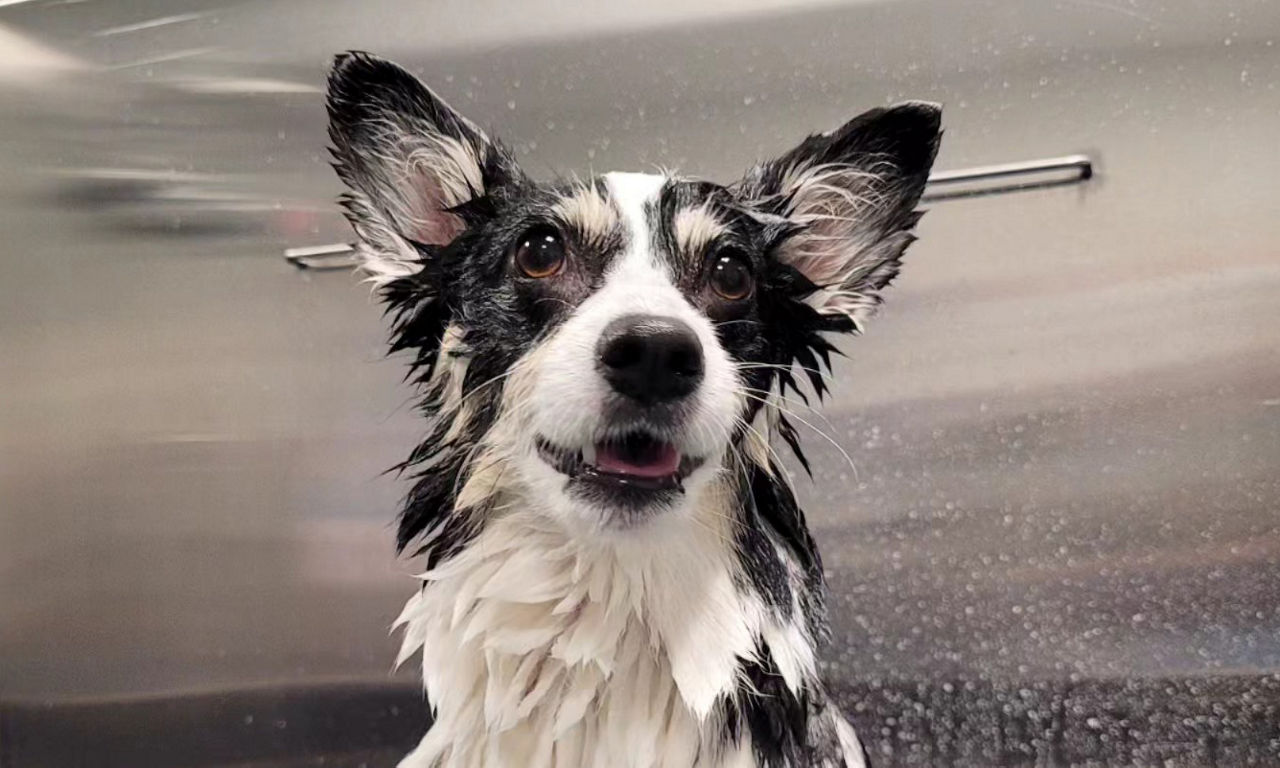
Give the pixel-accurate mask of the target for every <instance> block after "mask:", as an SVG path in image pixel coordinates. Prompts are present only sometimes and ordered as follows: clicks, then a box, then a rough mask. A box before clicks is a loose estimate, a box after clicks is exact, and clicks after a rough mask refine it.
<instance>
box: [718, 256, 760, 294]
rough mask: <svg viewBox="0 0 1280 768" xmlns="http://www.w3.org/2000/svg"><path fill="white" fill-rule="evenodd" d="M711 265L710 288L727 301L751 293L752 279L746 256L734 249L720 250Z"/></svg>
mask: <svg viewBox="0 0 1280 768" xmlns="http://www.w3.org/2000/svg"><path fill="white" fill-rule="evenodd" d="M715 259H716V260H715V263H714V264H712V265H711V290H713V291H715V292H716V293H717V294H719V295H720V296H721V297H722V298H725V299H728V300H729V301H738V300H740V299H745V298H747V297H748V296H750V295H751V288H752V286H753V280H752V278H751V267H750V266H748V265H747V260H746V257H744V256H743V255H742V254H740V253H738V252H737V251H734V250H724V251H721V252H720V254H719V255H718V256H716V257H715Z"/></svg>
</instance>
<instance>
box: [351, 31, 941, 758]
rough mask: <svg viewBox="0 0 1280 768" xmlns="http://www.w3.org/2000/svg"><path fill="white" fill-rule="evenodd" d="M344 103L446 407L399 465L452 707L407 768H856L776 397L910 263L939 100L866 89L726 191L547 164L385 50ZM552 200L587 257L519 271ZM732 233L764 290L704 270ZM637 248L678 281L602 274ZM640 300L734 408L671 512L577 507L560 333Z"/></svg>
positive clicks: (406, 535) (406, 619)
mask: <svg viewBox="0 0 1280 768" xmlns="http://www.w3.org/2000/svg"><path fill="white" fill-rule="evenodd" d="M329 116H330V136H331V138H332V141H333V147H334V149H333V151H334V156H335V159H336V162H335V167H336V168H337V171H338V173H339V175H340V177H341V178H342V179H343V180H344V182H346V184H347V185H348V187H349V188H350V192H349V193H348V195H347V196H346V197H344V199H343V205H344V206H345V208H346V210H347V213H348V218H349V219H350V220H351V222H352V224H353V227H354V228H355V231H356V233H357V235H358V237H359V241H358V244H357V246H358V248H359V250H360V253H361V256H362V259H363V263H364V268H365V271H366V272H367V273H368V275H369V276H370V279H371V280H372V281H373V282H374V283H375V284H376V285H377V286H378V290H379V291H380V292H381V294H382V296H383V298H384V300H385V302H386V306H387V311H388V314H389V317H390V320H391V329H392V343H391V348H392V351H395V352H406V353H408V354H409V355H410V356H411V359H410V378H411V380H412V382H413V384H414V385H415V386H416V387H417V388H418V389H419V391H420V392H421V401H420V403H421V410H422V412H423V415H424V416H425V417H426V418H427V423H428V424H429V432H428V434H427V435H426V437H425V438H424V439H423V440H422V442H421V443H420V444H419V445H418V447H417V448H415V449H414V451H413V452H412V453H411V455H410V456H409V457H408V458H407V459H406V460H405V461H404V462H403V463H402V464H401V465H400V467H399V468H400V469H401V470H402V471H403V472H404V473H405V474H406V475H408V476H409V477H410V478H411V479H412V487H411V490H410V491H409V493H408V495H407V497H406V500H405V504H404V507H403V510H402V512H401V515H400V520H399V529H398V535H397V545H398V548H399V549H401V550H404V549H409V550H411V551H412V552H413V553H414V554H416V555H419V556H421V558H422V561H423V563H424V564H425V572H424V573H423V575H422V576H421V579H422V582H423V584H422V589H421V590H419V591H418V592H417V593H416V594H415V595H414V597H413V598H412V599H411V600H410V601H409V603H408V605H407V606H406V607H405V610H404V613H403V615H402V616H401V619H400V624H401V626H403V627H404V633H405V634H404V646H403V651H402V654H401V660H402V661H403V660H404V659H406V658H408V657H410V656H412V655H413V654H415V653H421V654H422V659H423V674H424V684H425V686H426V690H427V694H428V696H429V698H430V700H431V704H432V707H433V710H434V711H435V713H436V720H435V723H434V724H433V726H432V727H431V729H430V730H429V732H428V734H427V736H426V737H425V738H424V740H423V742H422V744H421V745H420V746H419V747H418V749H417V750H415V752H414V753H412V754H411V755H410V756H409V757H407V758H406V759H405V762H404V763H403V765H405V766H414V767H416V766H437V765H438V766H455V765H504V764H510V765H547V766H551V765H574V766H577V765H584V766H586V765H593V766H594V765H634V766H637V768H640V767H641V766H650V765H653V766H657V765H673V766H692V765H698V766H761V767H767V768H780V767H781V766H795V767H799V766H842V765H850V766H853V765H861V764H862V760H863V756H862V754H861V748H860V746H858V743H857V739H856V738H855V737H854V736H853V732H852V730H851V729H850V728H849V726H848V725H847V723H846V722H845V721H844V719H843V718H842V716H841V715H840V714H839V712H838V711H837V710H836V709H835V708H834V707H833V706H831V705H830V703H829V702H828V700H827V697H826V694H825V692H824V689H823V686H822V684H821V682H820V680H819V679H818V676H817V671H816V660H815V659H816V648H817V646H818V644H819V643H820V642H821V641H822V640H823V639H824V638H825V637H826V633H827V629H826V627H827V625H826V616H825V608H824V586H823V574H822V562H821V558H820V556H819V554H818V551H817V548H816V546H815V544H814V541H813V539H812V537H811V535H810V534H809V531H808V529H807V527H806V525H805V519H804V514H803V513H802V511H801V510H800V509H799V507H798V506H797V503H796V499H795V496H794V494H793V492H792V490H791V487H790V485H789V482H788V480H787V475H786V472H785V470H784V469H783V468H782V467H781V466H780V465H779V463H778V458H777V453H776V451H775V449H774V446H773V444H774V443H775V442H778V443H780V444H785V445H787V446H789V447H790V449H791V450H792V451H793V452H794V454H795V455H796V456H797V457H798V458H799V460H800V461H801V462H802V463H804V464H805V465H806V467H807V463H806V462H805V460H804V455H803V453H802V450H801V446H800V443H799V437H798V433H797V431H796V428H795V426H794V425H793V424H792V423H791V421H790V420H789V418H788V416H787V414H786V413H785V412H784V410H783V409H782V408H781V407H780V403H781V401H780V398H781V397H782V396H783V395H785V394H786V393H787V392H788V391H791V392H793V393H796V394H798V395H799V396H801V397H806V393H805V392H804V391H802V390H803V389H805V388H806V386H807V389H808V390H809V391H810V392H812V393H814V394H816V395H817V396H818V397H819V398H821V396H822V395H823V394H824V392H825V384H826V382H825V381H824V379H823V375H822V372H823V370H825V369H826V368H827V366H828V364H829V356H830V354H831V353H832V352H834V351H835V348H834V347H833V346H832V344H831V342H830V341H829V340H828V339H827V337H826V334H829V333H838V332H860V331H861V330H862V328H863V324H864V322H865V321H866V319H867V317H868V316H869V315H870V313H871V311H872V310H874V308H875V307H876V305H878V303H879V302H880V290H881V289H882V288H883V287H884V286H885V285H887V284H888V282H889V281H890V280H891V279H892V278H893V277H894V276H895V275H896V273H897V270H898V266H899V259H900V257H901V255H902V253H903V251H904V250H905V248H906V247H907V245H908V244H909V243H910V241H911V239H912V235H911V234H910V231H911V230H912V228H913V227H914V226H915V224H916V222H917V220H918V218H919V213H918V212H916V211H915V205H916V203H917V201H918V199H919V196H920V193H921V192H922V190H923V187H924V183H925V180H926V179H927V175H928V171H929V167H930V165H931V164H932V160H933V156H934V154H935V153H936V151H937V145H938V139H939V136H940V131H939V127H938V110H937V108H936V107H934V106H932V105H925V104H915V103H912V104H904V105H898V106H896V107H892V108H887V109H880V110H873V111H871V112H868V113H866V114H864V115H862V116H859V117H858V118H855V119H854V120H853V121H851V122H850V123H848V124H846V125H845V126H843V127H842V128H840V129H838V130H837V131H834V132H832V133H830V134H823V135H820V136H812V137H810V138H809V139H807V140H806V141H805V142H804V143H802V144H801V145H800V146H798V147H797V148H796V149H794V150H792V152H790V153H788V154H786V155H784V156H783V157H781V158H779V159H778V160H775V161H772V162H770V163H764V164H761V165H759V166H757V167H755V168H753V169H752V170H751V171H749V172H748V173H747V174H746V176H745V177H744V178H743V179H742V180H741V181H740V182H738V183H737V184H734V185H730V186H720V185H716V184H712V183H709V182H704V181H698V180H689V179H683V178H679V177H668V178H662V179H658V178H656V177H647V178H642V177H631V176H626V175H610V176H607V177H602V178H601V179H597V180H591V181H588V182H559V183H553V184H538V183H534V182H533V181H531V180H529V179H528V178H527V177H525V176H524V175H523V173H522V172H521V171H520V170H519V168H518V166H517V164H516V163H515V161H514V159H513V158H512V156H511V154H510V153H509V152H508V151H507V150H505V149H504V148H503V147H502V146H501V145H500V144H498V143H497V142H495V141H493V140H491V139H490V138H489V137H488V136H486V135H485V134H484V132H483V131H482V130H481V129H479V128H478V127H476V126H475V125H474V124H472V123H470V122H468V121H466V120H465V118H462V117H461V116H459V115H457V113H455V112H453V111H452V110H451V109H450V108H449V107H448V106H447V105H446V104H445V103H444V102H443V101H441V100H440V99H439V98H438V97H436V96H435V95H434V94H432V93H431V92H430V91H429V90H427V89H426V88H425V87H424V86H422V85H421V84H420V83H418V82H417V81H416V79H414V78H413V77H412V76H410V75H408V74H407V73H405V72H404V71H403V70H400V69H399V68H398V67H395V66H394V65H392V64H389V63H387V62H384V61H381V60H378V59H376V58H374V57H371V56H368V55H366V54H344V55H342V56H339V57H338V59H337V60H336V62H335V65H334V70H333V73H332V75H331V78H330V84H329ZM637 185H640V186H637ZM644 185H649V186H648V187H644ZM642 187H643V188H644V189H645V190H647V191H645V192H644V193H643V195H641V193H639V192H635V190H637V189H641V188H642ZM636 195H641V196H640V197H636ZM632 197H635V199H631V198H632ZM641 197H643V199H641ZM543 221H553V222H556V224H557V226H558V227H559V228H560V230H561V231H562V232H563V236H564V238H565V240H566V242H567V244H568V246H569V248H570V249H571V251H572V252H573V253H574V254H575V257H577V259H578V260H577V262H575V264H574V268H573V271H572V272H567V273H566V274H565V275H564V276H563V277H562V278H558V279H557V281H544V282H543V283H542V284H535V283H530V282H528V281H522V280H519V279H513V278H511V277H510V271H509V266H508V261H509V260H508V258H507V251H508V248H509V245H510V243H511V242H512V241H513V240H514V239H515V238H517V237H518V236H519V235H520V233H521V232H523V231H524V230H525V229H526V228H527V227H528V226H529V225H530V223H536V222H543ZM640 231H643V232H645V233H647V236H648V239H647V241H646V242H643V243H637V242H635V240H636V237H637V236H638V235H637V234H636V233H637V232H640ZM712 248H732V249H734V252H735V253H739V254H743V255H744V256H743V257H744V258H748V259H750V263H751V266H752V269H753V272H754V275H755V279H756V290H755V294H754V296H753V297H752V298H751V301H750V305H749V307H743V306H740V305H738V304H735V305H728V304H726V303H725V302H723V301H719V300H718V299H716V298H715V297H714V296H711V295H709V294H708V293H707V291H706V290H705V289H704V288H703V286H704V283H705V280H706V276H705V266H704V265H705V263H706V258H707V256H706V252H707V249H712ZM637 259H641V261H636V260H637ZM643 259H653V260H654V263H652V264H649V263H647V262H645V263H642V261H643ZM628 260H630V261H628ZM628 263H632V267H630V268H634V269H642V270H648V271H646V272H645V274H649V273H650V272H651V273H652V274H653V275H658V276H660V277H661V276H665V277H664V278H663V279H665V280H666V282H663V283H662V285H661V286H659V287H660V288H661V290H660V291H656V290H655V292H654V293H653V294H652V295H649V294H647V293H646V291H644V290H640V291H638V293H639V294H641V295H640V296H634V297H633V296H629V295H626V294H625V292H620V291H619V290H618V288H617V287H611V286H615V283H616V281H617V280H619V279H621V278H617V277H616V275H617V274H619V270H624V269H627V268H628V267H627V264H628ZM636 274H640V273H639V272H637V273H636ZM611 291H612V293H611ZM659 293H661V295H659ZM615 296H616V298H613V297H615ZM664 296H665V297H666V298H663V297H664ZM605 299H607V301H606V300H605ZM628 301H635V302H641V304H642V305H643V306H645V307H648V308H650V309H651V308H652V306H659V305H661V306H664V307H667V308H668V309H669V310H670V311H672V312H683V313H685V315H687V317H688V319H689V322H690V323H693V324H694V325H696V326H697V327H698V329H699V333H701V334H703V338H704V347H705V346H706V345H707V344H708V343H709V344H712V345H715V347H716V348H715V349H714V350H711V353H712V358H714V360H713V361H712V362H714V361H715V360H720V361H721V362H722V363H723V365H722V366H721V368H722V369H723V370H722V371H721V372H720V373H719V374H717V376H715V377H712V378H715V379H716V381H719V382H721V383H722V384H723V383H726V382H729V383H732V385H733V386H732V391H731V392H724V393H720V394H715V393H714V392H713V393H712V394H709V395H706V397H704V398H703V399H704V400H715V404H717V405H718V407H720V409H721V410H723V409H724V407H725V406H726V404H731V405H732V407H733V409H734V411H733V413H732V414H730V418H728V419H726V418H723V415H719V416H717V413H718V412H717V411H715V409H714V408H712V407H711V406H710V405H707V403H702V404H701V405H699V406H698V409H697V410H696V412H695V413H693V415H691V416H688V419H690V420H693V421H695V422H697V423H700V424H703V425H704V426H705V429H704V430H703V431H705V432H707V434H708V435H709V436H706V435H703V436H700V437H699V439H701V440H703V442H705V443H707V444H715V445H718V446H719V448H718V449H717V450H715V451H712V453H710V454H709V455H710V456H711V457H712V458H713V459H714V465H713V466H710V467H708V468H707V471H706V472H701V474H697V473H695V476H692V477H691V478H690V485H689V488H687V489H686V490H685V492H684V494H683V495H679V496H675V497H673V498H672V499H671V501H670V502H669V503H668V502H663V504H664V505H665V506H664V510H665V511H664V510H658V511H656V512H655V511H654V510H652V509H648V508H637V509H630V508H629V507H627V506H626V503H625V500H620V499H591V498H584V497H572V496H565V497H563V499H562V498H561V496H559V495H558V494H557V492H548V491H545V490H544V489H543V488H542V486H539V485H538V482H540V481H536V480H531V479H530V478H531V477H541V475H531V474H530V473H531V472H535V471H542V470H534V469H531V468H530V467H531V466H532V465H531V464H530V460H529V457H528V456H527V455H526V453H527V451H524V450H523V449H522V446H525V445H527V443H528V439H529V436H530V435H529V433H530V431H531V430H532V429H534V427H535V425H537V424H538V423H540V422H539V420H538V413H539V407H541V406H539V403H541V402H542V401H543V400H546V399H548V398H554V397H557V396H559V394H562V393H565V392H569V393H573V392H574V390H564V389H559V390H557V389H556V388H555V387H556V386H557V385H556V383H555V376H554V375H549V373H548V368H555V366H561V367H563V366H564V363H563V362H562V360H561V358H562V357H563V356H564V355H565V354H570V353H569V352H565V349H566V341H565V337H566V336H567V335H571V334H573V333H578V334H583V333H587V334H588V335H589V332H590V329H591V328H593V327H594V326H590V325H589V322H590V320H589V318H587V316H588V315H591V314H592V313H595V314H597V315H599V314H600V313H603V312H608V311H614V309H615V308H616V309H617V311H622V310H623V309H625V308H624V307H621V306H620V305H621V304H623V303H625V302H628ZM663 301H665V302H667V304H665V305H663V304H662V302H663ZM645 302H648V303H647V304H646V303H645ZM614 305H618V306H617V307H615V306H614ZM651 305H652V306H651ZM677 305H678V306H677ZM664 311H666V310H664ZM584 324H585V325H584ZM584 329H585V330H584ZM557 355H559V357H558V356H557ZM550 373H551V374H554V373H555V371H554V370H552V371H551V372H550ZM548 381H550V382H551V383H548ZM707 388H708V389H714V387H713V386H712V383H708V385H707ZM548 393H551V394H550V395H549V394H548ZM574 396H577V395H576V394H575V395H574ZM584 397H585V396H584ZM602 397H603V395H602ZM602 402H605V403H610V402H612V401H608V400H605V401H602ZM614 407H615V406H614V405H609V408H614ZM616 407H617V408H621V407H622V406H621V405H617V406H616ZM544 410H545V408H544ZM610 412H611V413H612V412H613V411H610ZM591 418H593V419H598V415H593V416H592V417H591ZM619 418H621V417H619ZM627 418H632V417H631V416H627ZM635 418H644V416H643V415H639V416H635ZM682 418H683V417H682ZM699 419H701V421H698V420H699ZM717 430H721V431H722V439H719V438H716V435H721V432H718V431H717ZM713 438H716V439H713ZM690 439H691V440H692V439H693V438H690ZM548 498H552V499H561V500H560V501H558V502H554V503H552V502H548V501H547V499H548ZM596 507H599V508H600V509H602V510H606V512H602V513H601V514H600V516H598V517H595V516H593V514H594V512H593V510H595V509H596ZM666 507H669V508H666ZM561 508H563V509H561ZM629 509H630V511H628V510H629ZM619 520H623V521H624V522H623V523H619V522H617V521H619Z"/></svg>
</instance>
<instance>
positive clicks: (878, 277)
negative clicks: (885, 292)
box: [738, 102, 942, 332]
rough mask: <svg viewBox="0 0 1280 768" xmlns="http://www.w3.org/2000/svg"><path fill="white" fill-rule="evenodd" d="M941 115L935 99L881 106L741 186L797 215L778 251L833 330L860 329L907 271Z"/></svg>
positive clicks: (764, 204)
mask: <svg viewBox="0 0 1280 768" xmlns="http://www.w3.org/2000/svg"><path fill="white" fill-rule="evenodd" d="M941 117H942V110H941V107H939V106H938V105H936V104H929V103H925V102H906V103H902V104H897V105H894V106H892V107H887V108H882V109H873V110H871V111H869V112H866V113H864V114H862V115H859V116H858V117H855V118H854V119H853V120H850V121H849V122H848V123H846V124H845V125H843V126H842V127H840V128H839V129H838V130H836V131H833V132H831V133H827V134H823V135H820V136H810V137H809V138H807V139H805V141H804V142H803V143H801V144H800V146H798V147H796V148H795V149H793V150H791V151H790V152H788V153H787V154H785V155H783V156H782V157H780V158H778V159H777V160H774V161H772V162H769V163H764V164H762V165H759V166H756V167H755V168H753V169H752V170H751V171H749V172H748V173H747V175H746V177H745V178H744V179H743V180H742V182H741V183H740V185H739V186H738V190H739V195H740V196H741V197H742V198H743V200H744V201H745V202H746V203H747V204H748V205H750V206H752V207H754V208H755V209H757V210H760V211H762V212H764V213H766V214H769V215H773V216H780V217H782V218H785V219H786V220H787V222H788V224H787V225H786V227H785V229H786V230H787V231H789V232H790V234H789V235H787V236H785V237H784V238H783V239H782V241H781V242H780V243H779V244H778V246H777V251H776V254H777V258H778V259H780V260H781V261H782V262H784V263H786V264H789V265H791V266H792V267H794V268H795V269H796V270H797V271H799V272H800V273H801V274H802V275H804V276H805V277H806V278H807V279H808V280H809V281H810V282H811V283H813V285H814V286H815V290H814V291H813V293H812V294H810V295H809V297H808V299H807V300H808V301H809V303H810V304H811V305H812V306H813V307H814V309H816V310H817V311H818V312H819V313H820V314H822V315H824V316H827V317H828V318H830V319H831V320H832V329H833V330H850V331H859V332H860V331H861V330H862V327H863V323H864V322H865V321H866V319H867V318H868V317H869V316H870V315H871V314H872V313H873V312H874V310H875V308H876V307H877V306H878V305H879V304H880V301H881V299H880V290H881V289H882V288H884V287H885V286H886V285H887V284H888V283H889V282H890V281H891V280H892V279H893V278H894V276H895V275H897V274H898V267H899V265H900V258H901V256H902V253H903V251H905V250H906V248H907V246H908V245H910V244H911V241H912V240H913V239H914V236H913V235H912V234H911V230H912V228H914V227H915V224H916V222H917V221H919V219H920V216H921V213H920V212H918V211H916V209H915V208H916V204H917V203H918V202H919V201H920V195H921V193H923V192H924V186H925V182H927V181H928V178H929V169H930V168H931V167H932V166H933V159H934V156H935V155H936V154H937V152H938V142H939V140H940V138H941V136H942V131H941Z"/></svg>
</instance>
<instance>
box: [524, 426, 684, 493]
mask: <svg viewBox="0 0 1280 768" xmlns="http://www.w3.org/2000/svg"><path fill="white" fill-rule="evenodd" d="M537 443H538V454H539V455H540V456H542V458H543V460H544V461H546V462H547V463H548V464H550V465H551V466H552V467H555V468H556V469H557V470H559V471H560V472H562V473H563V474H565V475H568V476H569V477H570V478H573V479H585V480H589V481H593V482H597V483H604V484H612V485H617V486H623V487H627V488H636V489H641V490H652V491H666V490H671V491H680V490H683V486H682V485H681V483H682V481H683V480H684V479H685V478H686V477H688V476H689V474H690V473H691V472H693V471H694V470H695V469H697V468H698V467H699V466H701V464H702V459H701V458H697V457H693V456H686V455H683V454H682V453H681V452H680V449H679V448H678V447H677V446H676V445H675V444H674V443H671V442H668V441H667V440H665V439H663V438H662V437H659V436H657V435H655V434H653V433H651V432H648V431H645V430H632V431H629V432H626V433H624V434H622V435H617V436H612V437H608V438H605V439H601V440H596V441H594V442H592V443H590V444H588V445H586V446H584V447H582V448H580V449H572V448H564V447H561V446H557V445H554V444H552V443H551V442H550V441H549V440H547V439H545V438H542V437H539V438H538V441H537Z"/></svg>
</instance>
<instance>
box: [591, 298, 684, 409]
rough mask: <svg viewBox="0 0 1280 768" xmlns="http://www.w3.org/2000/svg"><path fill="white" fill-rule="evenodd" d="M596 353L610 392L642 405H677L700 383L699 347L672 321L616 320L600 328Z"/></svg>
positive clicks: (648, 318)
mask: <svg viewBox="0 0 1280 768" xmlns="http://www.w3.org/2000/svg"><path fill="white" fill-rule="evenodd" d="M596 352H597V354H598V356H599V360H600V362H599V368H600V372H601V374H602V375H603V376H604V378H605V380H606V381H608V382H609V384H610V386H612V387H613V388H614V389H615V390H616V391H617V392H619V393H621V394H623V395H626V396H627V397H630V398H632V399H633V400H637V401H639V402H641V403H644V404H646V405H651V404H654V403H664V402H669V401H671V400H677V399H679V398H681V397H684V396H685V395H688V394H689V393H690V392H692V391H693V390H694V389H696V388H697V386H698V382H700V381H702V343H701V342H700V341H698V335H697V334H696V333H694V332H693V329H692V328H690V327H689V326H688V325H687V324H685V323H683V322H681V321H680V320H677V319H675V318H673V317H659V316H657V315H624V316H622V317H619V318H617V319H615V320H614V321H613V322H611V323H609V324H608V325H607V326H605V329H604V333H602V334H600V342H599V344H598V345H597V347H596Z"/></svg>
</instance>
